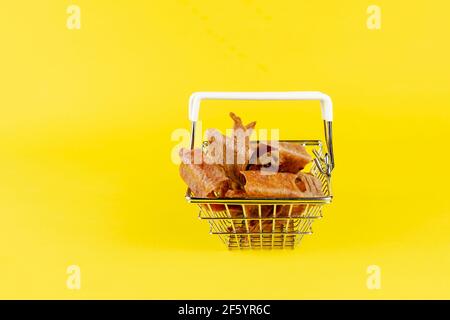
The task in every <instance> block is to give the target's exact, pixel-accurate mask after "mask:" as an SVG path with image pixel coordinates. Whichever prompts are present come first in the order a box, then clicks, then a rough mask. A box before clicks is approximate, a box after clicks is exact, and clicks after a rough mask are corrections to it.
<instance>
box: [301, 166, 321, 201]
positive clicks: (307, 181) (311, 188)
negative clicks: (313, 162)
mask: <svg viewBox="0 0 450 320" xmlns="http://www.w3.org/2000/svg"><path fill="white" fill-rule="evenodd" d="M296 184H297V187H298V188H299V189H300V191H301V192H303V194H304V197H323V196H324V194H323V191H322V183H321V182H320V180H319V179H317V178H316V177H315V176H313V175H312V174H311V173H303V172H299V173H298V174H297V180H296Z"/></svg>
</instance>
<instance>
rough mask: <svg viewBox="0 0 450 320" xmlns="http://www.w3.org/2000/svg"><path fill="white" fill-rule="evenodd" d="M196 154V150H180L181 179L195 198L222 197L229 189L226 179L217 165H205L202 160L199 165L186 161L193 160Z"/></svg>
mask: <svg viewBox="0 0 450 320" xmlns="http://www.w3.org/2000/svg"><path fill="white" fill-rule="evenodd" d="M198 152H199V151H198V149H194V150H186V149H181V150H180V157H181V159H182V163H181V165H180V176H181V178H182V179H183V180H184V182H186V184H187V185H188V186H189V188H190V189H191V191H192V192H193V193H194V195H195V196H196V197H201V198H206V197H208V198H211V197H223V195H224V194H225V193H226V191H227V190H228V187H229V179H228V177H227V176H226V175H225V172H224V171H223V168H222V167H221V166H219V165H215V164H207V163H205V162H204V161H203V160H202V161H201V163H192V162H191V163H189V162H188V161H187V160H188V159H190V160H192V159H194V157H195V155H196V154H197V155H198Z"/></svg>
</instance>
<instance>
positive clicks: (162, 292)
mask: <svg viewBox="0 0 450 320" xmlns="http://www.w3.org/2000/svg"><path fill="white" fill-rule="evenodd" d="M72 4H74V5H76V6H77V8H79V9H80V22H81V25H80V26H81V27H80V29H70V28H68V27H67V19H68V18H70V15H71V14H70V13H67V8H68V7H69V6H70V5H72ZM373 4H374V5H377V6H378V7H379V8H380V9H381V28H380V29H376V30H373V29H370V28H368V26H367V19H368V17H369V14H368V13H367V8H368V7H369V6H370V5H373ZM449 10H450V4H449V3H448V2H446V1H437V0H434V1H430V0H428V1H421V0H420V1H414V2H410V1H387V0H377V1H376V2H372V1H362V0H353V1H303V0H302V1H299V0H296V1H268V0H266V1H256V0H254V1H252V0H245V1H244V0H241V1H237V0H236V1H235V0H230V1H206V0H205V1H200V0H178V1H175V0H167V1H125V0H118V1H106V0H96V1H90V0H89V1H88V0H73V1H62V0H60V1H57V0H53V1H51V0H44V1H31V0H29V1H19V0H18V1H2V2H1V4H0V39H1V42H2V46H1V47H2V49H1V53H0V85H1V87H0V298H44V299H46V298H57V299H77V298H138V299H141V298H150V299H157V298H159V299H165V298H172V299H175V298H204V299H214V298H230V299H238V298H257V299H263V298H267V299H278V298H280V299H281V298H284V299H303V298H325V299H329V298H344V299H346V298H358V299H359V298H369V299H371V298H385V299H392V298H450V273H449V270H450V217H449V213H450V200H449V199H450V197H449V195H448V190H449V187H448V186H449V184H448V181H449V178H450V174H449V168H448V162H449V161H448V159H449V156H450V151H449V148H448V139H449V136H450V109H449V108H450V91H449V89H450V62H449V61H450V60H449V59H448V57H449V56H450V45H449V41H448V37H449V30H450V23H449V20H448V12H449ZM208 90H210V91H214V90H216V91H219V90H220V91H286V90H319V91H323V92H326V93H327V94H329V95H330V96H331V97H332V99H333V102H334V113H335V117H334V120H335V122H334V125H335V126H334V129H335V131H334V134H335V136H334V138H335V153H336V168H335V170H334V172H333V187H334V197H335V198H334V201H333V203H332V204H331V205H329V206H327V207H326V208H325V210H324V218H323V219H321V220H320V221H318V222H316V223H315V224H314V228H313V231H314V234H313V235H311V236H307V237H305V238H304V240H303V241H302V243H301V245H300V247H299V248H298V249H296V250H279V251H243V252H242V251H228V250H227V249H226V248H225V247H224V246H223V244H222V243H221V242H220V241H219V240H218V239H216V238H214V237H213V236H211V235H209V233H208V231H209V228H208V226H207V224H206V223H202V222H201V221H199V220H198V219H197V218H196V217H197V209H196V208H195V207H194V205H189V204H187V203H186V202H185V199H184V192H185V185H184V183H183V182H182V181H181V179H180V178H179V176H178V168H177V166H176V165H175V164H173V163H172V161H171V152H172V149H173V147H174V146H175V145H176V144H177V143H178V141H172V139H171V134H172V132H173V131H174V130H175V129H177V128H186V129H188V128H189V122H188V118H187V102H188V98H189V95H190V94H191V93H192V92H194V91H208ZM231 110H232V111H234V112H236V113H238V114H239V115H241V116H242V117H243V118H244V119H245V120H248V121H250V120H257V121H258V126H259V127H261V128H280V134H281V137H282V138H297V139H308V138H309V139H312V138H321V137H322V132H321V129H322V123H321V120H320V111H319V107H318V105H317V104H316V103H295V102H283V103H280V102H277V103H267V102H263V103H257V102H229V101H228V102H219V101H215V102H208V103H205V105H204V106H202V110H201V117H202V119H203V126H204V128H205V127H219V128H222V129H223V128H227V127H229V124H230V121H229V119H228V117H227V113H228V112H229V111H231ZM70 265H77V266H79V268H80V272H81V273H80V275H81V288H80V289H79V290H76V289H75V290H73V289H71V288H70V286H69V287H68V286H67V284H66V282H67V279H68V276H69V275H68V274H67V272H66V271H67V267H68V266H70ZM370 265H377V266H379V268H380V270H381V288H380V289H378V290H369V288H368V287H367V285H366V282H367V278H368V274H367V268H368V266H370Z"/></svg>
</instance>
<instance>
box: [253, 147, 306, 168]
mask: <svg viewBox="0 0 450 320" xmlns="http://www.w3.org/2000/svg"><path fill="white" fill-rule="evenodd" d="M311 161H312V156H311V155H310V154H309V153H308V152H307V151H306V149H305V147H304V146H302V145H301V144H299V143H295V142H268V143H267V142H259V143H258V147H257V150H256V152H254V153H253V154H252V157H251V159H250V166H249V168H248V169H249V170H260V169H262V168H272V169H273V168H274V171H278V172H290V173H297V172H299V171H300V170H302V169H303V168H305V166H306V165H307V164H308V163H310V162H311ZM263 170H266V169H263ZM267 170H268V169H267Z"/></svg>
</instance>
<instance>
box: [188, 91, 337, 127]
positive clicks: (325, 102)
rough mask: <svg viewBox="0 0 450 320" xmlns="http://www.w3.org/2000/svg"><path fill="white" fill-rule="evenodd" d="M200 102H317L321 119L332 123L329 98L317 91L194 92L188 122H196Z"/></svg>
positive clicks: (331, 109) (190, 102)
mask: <svg viewBox="0 0 450 320" xmlns="http://www.w3.org/2000/svg"><path fill="white" fill-rule="evenodd" d="M202 100H319V101H320V104H321V107H322V119H323V120H326V121H333V104H332V102H331V98H330V97H329V96H328V95H326V94H325V93H322V92H319V91H286V92H194V93H193V94H192V95H191V97H190V100H189V120H191V121H193V122H195V121H197V120H198V114H199V111H200V102H201V101H202Z"/></svg>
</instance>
